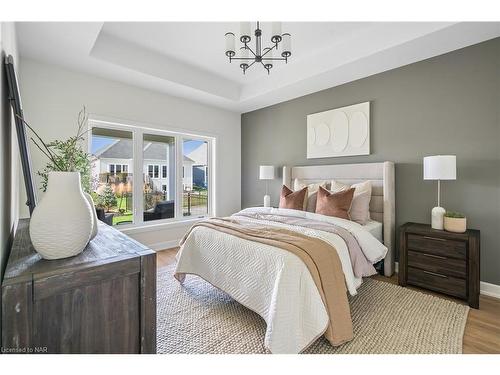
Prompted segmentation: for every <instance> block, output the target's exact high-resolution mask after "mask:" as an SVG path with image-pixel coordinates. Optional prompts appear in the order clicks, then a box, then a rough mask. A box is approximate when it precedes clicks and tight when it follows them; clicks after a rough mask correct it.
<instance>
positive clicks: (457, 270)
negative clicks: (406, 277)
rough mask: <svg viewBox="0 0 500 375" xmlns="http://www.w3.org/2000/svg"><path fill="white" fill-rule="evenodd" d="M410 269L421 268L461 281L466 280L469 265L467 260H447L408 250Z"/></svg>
mask: <svg viewBox="0 0 500 375" xmlns="http://www.w3.org/2000/svg"><path fill="white" fill-rule="evenodd" d="M408 267H414V268H419V269H421V270H426V271H431V272H435V273H439V274H443V275H446V276H453V277H458V278H460V279H465V278H466V276H467V263H466V261H465V259H456V258H447V257H444V256H441V255H435V254H427V253H423V252H420V251H413V250H408Z"/></svg>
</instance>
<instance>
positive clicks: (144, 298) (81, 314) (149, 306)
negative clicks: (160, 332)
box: [2, 220, 156, 353]
mask: <svg viewBox="0 0 500 375" xmlns="http://www.w3.org/2000/svg"><path fill="white" fill-rule="evenodd" d="M28 225H29V220H20V221H19V226H18V229H17V232H16V236H15V239H14V243H13V246H12V250H11V254H10V257H9V260H8V263H7V268H6V271H5V276H4V280H3V284H2V351H3V352H4V353H8V352H10V353H16V352H20V353H40V352H42V353H43V352H48V353H155V352H156V254H155V253H154V252H153V251H152V250H150V249H148V248H147V247H145V246H144V245H141V244H140V243H138V242H137V241H135V240H133V239H131V238H129V237H127V236H126V235H124V234H123V233H121V232H119V231H117V230H116V229H114V228H112V227H110V226H108V225H106V224H103V223H99V233H98V234H97V236H96V237H95V238H94V239H93V240H92V241H91V242H90V243H89V244H88V245H87V247H86V249H85V250H84V251H83V252H82V253H81V254H79V255H77V256H75V257H71V258H66V259H59V260H44V259H42V258H41V257H40V255H39V254H38V253H36V252H35V250H34V248H33V246H32V244H31V241H30V238H29V231H28ZM63 235H64V233H61V236H63Z"/></svg>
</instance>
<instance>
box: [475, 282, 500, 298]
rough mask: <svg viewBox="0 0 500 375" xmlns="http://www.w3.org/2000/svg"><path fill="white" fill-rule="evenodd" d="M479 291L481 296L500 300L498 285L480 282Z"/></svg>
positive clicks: (499, 286)
mask: <svg viewBox="0 0 500 375" xmlns="http://www.w3.org/2000/svg"><path fill="white" fill-rule="evenodd" d="M480 289H481V294H482V295H485V296H489V297H495V298H500V285H496V284H490V283H487V282H484V281H481V283H480Z"/></svg>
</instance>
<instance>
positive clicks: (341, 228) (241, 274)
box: [175, 162, 395, 353]
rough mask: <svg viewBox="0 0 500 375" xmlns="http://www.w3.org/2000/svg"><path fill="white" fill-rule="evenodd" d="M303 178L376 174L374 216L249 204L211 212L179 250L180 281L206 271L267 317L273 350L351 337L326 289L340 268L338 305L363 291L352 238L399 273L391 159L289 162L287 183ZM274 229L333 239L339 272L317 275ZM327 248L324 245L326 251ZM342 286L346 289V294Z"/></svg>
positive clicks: (357, 178)
mask: <svg viewBox="0 0 500 375" xmlns="http://www.w3.org/2000/svg"><path fill="white" fill-rule="evenodd" d="M297 178H298V179H301V180H303V181H307V182H310V183H314V182H318V181H324V180H330V179H335V180H337V181H339V182H343V183H349V184H352V183H356V182H361V181H366V180H370V181H371V184H372V197H371V200H370V217H371V221H370V222H369V223H367V225H366V226H362V225H359V224H357V223H354V222H351V221H348V220H344V219H338V218H332V217H327V216H324V215H319V214H315V213H310V212H305V211H298V210H285V209H275V208H263V207H260V208H248V209H245V210H242V211H241V212H239V213H237V214H235V215H233V216H232V217H231V218H227V219H212V221H211V222H210V223H209V222H207V223H205V224H203V223H200V224H198V225H196V226H195V227H193V228H192V229H191V230H190V231H189V232H188V234H187V235H186V236H185V238H184V239H183V241H182V246H181V249H180V251H179V253H178V255H177V260H178V262H177V266H176V271H175V276H176V278H177V279H178V280H179V281H181V282H182V280H183V279H184V277H185V275H186V274H193V275H197V276H199V277H202V278H203V279H205V280H206V281H208V282H210V283H211V284H212V285H214V286H216V287H218V288H220V289H221V290H223V291H225V292H226V293H228V294H229V295H230V296H231V297H233V298H234V299H235V300H236V301H238V302H239V303H241V304H242V305H244V306H246V307H247V308H249V309H251V310H253V311H255V312H256V313H257V314H259V315H260V316H261V317H262V318H263V319H264V320H265V322H266V325H267V329H266V334H265V337H264V345H265V347H266V348H267V349H268V350H269V351H270V352H272V353H299V352H301V351H303V350H305V349H306V348H307V347H308V346H309V345H311V344H312V343H313V342H314V341H315V340H316V339H317V338H318V337H320V336H321V335H323V334H324V335H325V337H327V338H328V339H329V341H330V342H331V343H332V345H340V344H342V343H344V342H345V341H348V340H350V339H351V338H352V337H351V338H349V336H348V334H347V333H345V332H348V331H349V329H351V331H352V327H351V328H349V324H348V322H346V319H345V316H343V315H342V313H339V314H337V315H335V314H334V313H333V312H332V306H333V305H336V304H337V303H336V301H337V300H335V299H334V300H333V301H334V303H331V301H332V298H333V297H332V296H329V297H328V296H326V294H327V293H326V292H325V290H326V287H325V290H322V288H321V285H322V284H321V283H322V282H323V283H324V284H325V285H326V284H328V285H333V284H332V283H331V280H330V281H328V282H325V280H327V278H332V277H333V278H335V277H337V280H338V275H341V279H342V284H343V285H342V286H345V289H344V292H343V293H340V292H339V290H341V287H340V286H339V284H336V285H337V286H336V287H329V288H330V292H332V291H333V294H336V296H337V297H335V298H337V299H339V303H338V304H337V305H338V306H342V304H343V303H345V302H344V301H343V297H345V299H347V293H349V294H350V295H352V296H355V295H356V293H357V292H356V290H357V288H359V286H360V285H361V283H362V276H364V275H362V274H360V272H361V271H359V269H358V268H359V267H357V266H356V265H355V259H353V256H352V251H351V244H352V243H353V242H356V243H357V244H358V245H359V248H360V249H361V252H362V253H363V256H364V258H366V260H368V261H369V263H371V264H375V263H380V262H383V272H384V274H385V275H386V276H390V275H392V273H393V272H394V233H395V210H394V203H395V202H394V164H393V163H392V162H383V163H365V164H343V165H322V166H305V167H284V168H283V184H284V185H286V186H289V187H290V186H293V181H294V179H297ZM236 223H237V224H236ZM234 225H238V226H237V229H234V228H233V227H232V226H234ZM242 225H244V226H248V227H250V228H251V229H252V230H254V229H255V228H257V227H258V228H259V229H257V232H256V233H264V235H262V236H260V238H258V236H256V235H255V233H253V232H252V233H253V236H254V237H252V236H251V237H248V236H246V234H247V233H245V235H241V233H239V232H238V231H235V230H239V228H241V226H242ZM219 226H220V227H219ZM268 231H269V233H273V235H274V234H275V233H278V236H281V235H284V236H285V237H286V236H292V237H287V238H292V239H291V240H288V246H292V245H296V244H297V243H299V242H301V241H304V243H305V244H306V243H308V242H307V241H313V242H309V243H310V245H308V246H309V247H311V248H312V247H314V246H313V245H311V244H319V243H322V244H326V245H327V246H329V250H328V256H329V257H330V258H331V259H334V258H335V259H337V260H338V264H337V266H336V267H337V268H335V270H336V272H331V274H330V273H329V272H328V271H325V270H323V281H322V280H321V277H320V280H319V281H318V275H317V274H315V272H313V269H312V268H311V265H310V264H308V263H307V262H306V260H305V258H304V257H303V255H300V256H299V254H297V253H293V252H290V251H285V250H284V248H285V247H284V246H281V245H277V242H272V241H271V240H270V238H271V237H270V236H269V238H266V237H268V236H267V233H268ZM346 233H347V235H346ZM293 236H297V237H293ZM346 236H350V237H346ZM351 237H352V238H354V239H355V241H352V238H351ZM349 239H351V240H350V241H349ZM270 241H271V242H270ZM314 241H316V242H314ZM284 242H287V241H286V240H285V241H284ZM290 243H293V244H292V245H290ZM279 244H282V243H281V242H280V243H279ZM296 246H299V245H296ZM302 247H303V248H304V247H306V245H304V246H302ZM326 252H327V251H323V252H321V256H324V254H325V253H326ZM330 258H329V259H330ZM335 259H334V260H335ZM322 262H323V261H322ZM313 263H314V262H313ZM316 263H318V262H316ZM332 264H333V263H332ZM332 267H333V266H332ZM323 268H324V266H323ZM325 274H328V275H326V276H325ZM335 275H336V276H335ZM339 293H340V295H343V297H342V301H340V299H341V296H339ZM327 297H328V298H330V301H328V298H327ZM325 298H326V299H325ZM333 309H335V307H333ZM344 315H345V314H344ZM349 317H350V316H349ZM351 323H352V322H351ZM342 330H343V331H344V333H345V334H344V336H342V334H340V335H338V336H337V337H338V338H339V339H338V340H336V339H335V337H334V339H333V340H332V339H331V337H332V335H333V336H335V333H336V332H341V331H342ZM331 332H333V333H331ZM242 334H244V333H242Z"/></svg>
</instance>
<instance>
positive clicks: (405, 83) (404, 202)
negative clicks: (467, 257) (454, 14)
mask: <svg viewBox="0 0 500 375" xmlns="http://www.w3.org/2000/svg"><path fill="white" fill-rule="evenodd" d="M365 101H370V102H371V119H370V120H371V129H370V132H371V134H370V136H371V139H370V140H371V155H369V156H351V157H341V158H325V159H310V160H308V159H307V158H306V116H307V115H308V114H311V113H315V112H321V111H325V110H329V109H333V108H338V107H343V106H346V105H350V104H355V103H360V102H365ZM499 108H500V38H496V39H493V40H490V41H487V42H483V43H480V44H477V45H473V46H470V47H467V48H464V49H460V50H457V51H453V52H450V53H447V54H445V55H441V56H437V57H434V58H431V59H428V60H424V61H421V62H418V63H414V64H411V65H407V66H404V67H401V68H398V69H394V70H390V71H387V72H384V73H380V74H377V75H374V76H371V77H367V78H363V79H360V80H358V81H354V82H351V83H348V84H345V85H341V86H337V87H334V88H331V89H327V90H324V91H320V92H316V93H314V94H310V95H307V96H303V97H300V98H297V99H293V100H290V101H287V102H284V103H280V104H277V105H273V106H270V107H267V108H263V109H260V110H257V111H253V112H249V113H245V114H243V115H242V122H241V140H242V141H241V147H242V160H241V163H242V184H241V186H242V190H241V193H242V194H241V196H242V207H248V206H254V205H261V204H262V200H263V196H264V194H265V182H264V181H259V179H258V173H259V165H275V166H278V167H282V166H283V165H290V166H293V165H319V164H347V163H364V162H380V161H385V160H390V161H394V162H395V163H396V220H397V221H396V223H397V225H398V226H399V225H401V224H403V223H405V222H407V221H415V222H422V223H429V222H430V211H431V209H432V207H434V206H435V205H436V204H437V203H436V201H437V182H435V181H424V180H423V178H422V172H423V171H422V158H423V157H424V156H426V155H437V154H453V155H457V175H458V177H457V180H456V181H446V182H443V183H442V184H441V189H442V190H441V191H442V204H441V205H442V206H443V207H445V208H446V209H448V210H453V211H460V212H463V213H465V214H466V215H467V220H468V226H469V227H470V228H477V229H479V230H481V280H482V281H485V282H489V283H494V284H499V285H500V113H499V111H500V110H499ZM269 186H270V194H271V202H272V204H274V205H277V204H278V200H279V199H278V198H279V192H280V188H281V171H280V173H279V177H278V178H277V179H276V180H274V181H271V183H270V185H269Z"/></svg>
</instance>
